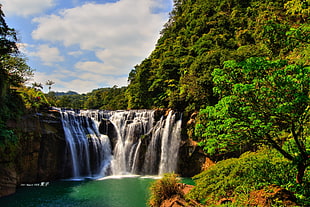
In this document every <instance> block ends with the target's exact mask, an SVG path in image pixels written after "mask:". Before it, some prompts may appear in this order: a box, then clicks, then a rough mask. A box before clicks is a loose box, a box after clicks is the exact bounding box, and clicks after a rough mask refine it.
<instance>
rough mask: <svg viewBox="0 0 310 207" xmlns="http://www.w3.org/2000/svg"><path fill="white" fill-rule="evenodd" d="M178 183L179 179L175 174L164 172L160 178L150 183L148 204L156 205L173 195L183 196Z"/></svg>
mask: <svg viewBox="0 0 310 207" xmlns="http://www.w3.org/2000/svg"><path fill="white" fill-rule="evenodd" d="M178 183H179V179H178V177H177V175H176V174H165V175H164V177H163V178H162V179H160V180H156V181H155V182H154V183H152V185H151V187H150V191H151V196H150V199H149V205H150V206H151V207H158V206H160V205H161V203H162V202H163V201H164V200H166V199H168V198H171V197H172V196H173V195H181V196H183V192H182V191H181V190H180V188H179V187H178Z"/></svg>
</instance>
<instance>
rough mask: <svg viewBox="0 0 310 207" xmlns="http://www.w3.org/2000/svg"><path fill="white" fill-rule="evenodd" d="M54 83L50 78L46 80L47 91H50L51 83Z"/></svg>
mask: <svg viewBox="0 0 310 207" xmlns="http://www.w3.org/2000/svg"><path fill="white" fill-rule="evenodd" d="M54 84H55V82H54V81H51V80H48V81H46V83H45V85H47V86H48V92H50V91H51V89H52V85H54Z"/></svg>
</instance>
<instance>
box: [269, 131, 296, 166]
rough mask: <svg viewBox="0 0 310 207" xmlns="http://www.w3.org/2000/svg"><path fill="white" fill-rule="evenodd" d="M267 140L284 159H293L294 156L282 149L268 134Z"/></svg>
mask: <svg viewBox="0 0 310 207" xmlns="http://www.w3.org/2000/svg"><path fill="white" fill-rule="evenodd" d="M266 137H267V140H268V142H269V143H270V144H271V146H273V147H274V148H275V149H276V150H278V151H279V152H280V153H281V154H282V155H283V156H284V157H285V158H286V159H289V160H293V159H294V157H293V156H292V155H290V154H289V153H287V152H286V151H285V150H283V149H282V148H281V147H280V146H279V145H278V144H277V143H276V142H275V141H274V140H273V139H272V137H271V136H270V134H266Z"/></svg>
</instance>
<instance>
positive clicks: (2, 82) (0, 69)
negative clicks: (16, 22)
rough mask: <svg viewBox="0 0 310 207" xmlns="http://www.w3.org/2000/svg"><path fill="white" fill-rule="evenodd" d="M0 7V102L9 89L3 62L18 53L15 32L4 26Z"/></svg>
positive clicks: (7, 75)
mask: <svg viewBox="0 0 310 207" xmlns="http://www.w3.org/2000/svg"><path fill="white" fill-rule="evenodd" d="M1 7H2V5H1V4H0V100H2V99H3V98H4V96H5V95H6V94H7V90H8V88H9V83H8V80H9V74H8V71H7V70H6V68H5V62H6V60H7V59H8V56H9V55H11V54H17V52H18V49H17V46H16V41H17V37H16V32H15V30H14V29H11V28H9V27H8V25H7V24H6V22H5V20H4V13H3V11H2V9H1Z"/></svg>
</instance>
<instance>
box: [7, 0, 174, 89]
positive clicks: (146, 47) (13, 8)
mask: <svg viewBox="0 0 310 207" xmlns="http://www.w3.org/2000/svg"><path fill="white" fill-rule="evenodd" d="M1 4H2V5H3V6H2V10H3V12H4V13H5V15H6V17H5V20H6V22H7V24H8V25H9V27H11V28H14V29H15V30H16V31H17V32H18V34H19V39H20V44H19V46H20V50H21V51H22V52H23V53H24V54H25V56H26V57H27V58H28V65H29V66H30V67H32V68H33V69H34V70H35V72H34V74H35V75H34V78H33V80H32V81H33V82H39V83H42V84H43V85H44V84H45V83H46V81H47V80H52V81H54V82H55V84H54V85H53V86H52V90H54V91H64V92H66V91H69V90H73V91H76V92H79V93H86V92H90V91H92V90H93V89H97V88H102V87H111V86H114V85H117V86H119V87H120V86H125V85H127V78H128V74H129V72H130V70H131V69H132V68H133V67H134V66H135V65H137V64H139V63H141V61H142V60H143V59H145V58H147V57H148V56H149V55H150V53H151V52H152V50H153V49H154V47H155V44H156V41H157V40H158V38H159V32H160V31H161V29H162V28H163V25H164V24H165V23H166V22H167V20H168V18H169V12H170V11H171V9H172V5H173V2H172V0H93V1H86V0H2V1H1ZM47 88H48V87H47V86H45V85H44V91H45V92H47Z"/></svg>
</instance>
